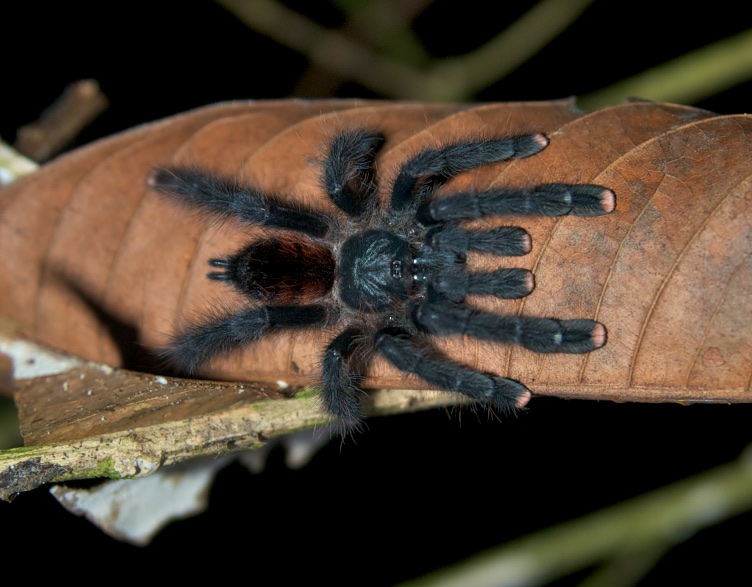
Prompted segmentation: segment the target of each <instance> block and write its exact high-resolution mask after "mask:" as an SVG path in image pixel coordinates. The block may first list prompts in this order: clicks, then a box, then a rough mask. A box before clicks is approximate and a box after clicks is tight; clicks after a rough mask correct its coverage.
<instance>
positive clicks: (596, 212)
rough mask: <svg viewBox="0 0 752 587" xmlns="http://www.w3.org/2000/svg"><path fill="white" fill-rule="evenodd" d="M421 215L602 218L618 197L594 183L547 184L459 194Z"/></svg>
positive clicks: (441, 200)
mask: <svg viewBox="0 0 752 587" xmlns="http://www.w3.org/2000/svg"><path fill="white" fill-rule="evenodd" d="M424 206H425V208H424V209H422V210H419V212H418V213H419V216H421V217H428V218H431V219H433V221H450V220H471V219H475V218H480V217H482V216H503V215H506V214H521V215H522V214H534V215H538V216H565V215H567V214H571V215H573V216H600V215H601V214H608V213H609V212H612V211H613V210H614V208H615V207H616V196H615V195H614V192H613V191H611V190H610V189H608V188H604V187H601V186H599V185H594V184H566V183H548V184H543V185H538V186H533V187H529V188H516V189H512V188H504V189H495V190H488V191H484V192H477V193H472V192H460V193H457V194H453V195H451V196H447V197H445V198H437V199H435V200H431V201H430V202H426V203H425V205H424Z"/></svg>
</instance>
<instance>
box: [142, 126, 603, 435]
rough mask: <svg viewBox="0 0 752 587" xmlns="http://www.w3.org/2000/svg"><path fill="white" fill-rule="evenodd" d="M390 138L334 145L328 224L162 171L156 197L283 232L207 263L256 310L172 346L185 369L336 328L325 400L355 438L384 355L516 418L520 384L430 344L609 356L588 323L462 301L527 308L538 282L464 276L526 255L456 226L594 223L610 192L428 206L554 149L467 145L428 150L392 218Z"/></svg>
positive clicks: (523, 273)
mask: <svg viewBox="0 0 752 587" xmlns="http://www.w3.org/2000/svg"><path fill="white" fill-rule="evenodd" d="M383 142H384V136H383V135H382V134H380V133H379V132H375V131H372V130H368V129H355V130H348V131H345V132H341V133H339V134H337V135H336V136H335V137H334V138H333V139H332V141H331V143H330V145H329V150H328V154H327V156H326V158H325V160H324V162H323V177H322V180H321V183H322V186H323V188H324V190H325V191H326V193H327V195H328V196H329V198H331V201H332V202H333V203H334V205H335V206H336V207H337V208H339V213H337V214H335V215H334V216H330V215H328V214H322V213H320V212H316V211H314V210H312V209H307V208H305V207H303V206H301V205H300V204H298V203H295V202H289V201H285V200H284V199H282V198H279V197H278V196H276V195H270V194H264V193H263V192H262V191H261V190H259V189H257V188H254V187H252V186H247V185H241V184H239V183H236V182H235V181H233V180H231V179H227V178H223V177H219V176H217V175H215V174H213V173H208V172H205V171H201V170H199V169H197V168H182V167H168V168H162V169H157V170H155V171H154V172H153V173H152V175H151V178H150V184H151V186H153V188H154V189H156V190H158V191H159V192H162V193H164V194H167V195H169V196H171V197H172V198H174V199H176V200H180V201H182V202H184V203H186V204H189V205H191V206H195V207H198V208H199V209H202V210H204V211H205V212H209V213H211V214H213V215H215V216H219V217H223V218H224V217H232V218H235V219H237V220H240V221H241V222H246V223H251V224H255V225H260V226H264V227H268V228H270V229H275V230H272V231H269V236H267V237H265V238H260V239H258V240H255V241H253V242H251V243H249V244H248V245H246V246H245V247H243V248H242V249H240V250H239V251H237V252H235V253H233V254H230V255H227V256H225V257H222V258H218V259H211V260H209V265H210V266H212V267H213V268H215V270H214V271H212V272H210V273H209V274H208V277H209V278H210V279H213V280H217V281H224V282H227V283H228V284H229V285H231V286H233V287H235V288H236V289H237V290H238V291H240V292H241V293H242V294H244V295H245V296H246V297H247V298H248V301H249V304H248V307H245V308H242V309H240V310H238V311H237V312H234V313H228V314H225V315H216V316H212V317H211V318H210V319H208V320H206V321H205V322H203V323H199V324H195V325H193V326H189V327H188V328H187V329H185V330H184V331H183V332H182V333H180V334H178V335H177V336H176V337H175V338H174V339H173V341H172V344H171V347H170V349H169V351H168V356H169V358H170V360H171V361H172V363H173V364H174V365H175V366H176V367H177V368H178V369H180V370H182V371H185V372H195V371H196V370H197V369H198V368H200V367H201V366H202V365H204V364H205V363H206V362H208V361H210V360H211V359H213V358H215V357H217V356H218V355H221V354H225V353H228V352H230V351H232V350H234V349H236V348H238V347H242V346H245V345H248V344H249V343H251V342H253V341H255V340H257V339H259V338H261V337H262V336H264V335H265V334H267V333H270V332H273V331H275V330H281V329H290V328H304V327H317V326H318V327H324V326H326V327H330V328H335V329H336V332H337V334H336V335H335V336H334V338H333V339H332V340H331V341H330V342H329V344H328V346H327V347H326V349H325V350H324V351H323V361H322V368H321V378H322V386H321V387H322V398H323V403H324V406H325V407H326V409H327V410H328V412H329V413H330V414H332V415H333V416H335V417H336V418H337V419H338V420H339V422H340V425H341V426H342V428H343V430H345V431H349V430H351V429H354V428H357V427H358V426H359V425H360V424H361V422H362V418H363V416H362V413H361V409H360V403H359V401H358V394H359V392H360V389H359V381H360V380H361V379H362V373H363V372H364V370H365V368H366V366H367V360H368V357H369V356H371V355H372V354H373V353H374V352H377V353H380V354H381V355H382V356H384V357H385V358H386V360H387V361H389V362H390V363H391V364H392V365H394V366H395V367H397V368H398V369H401V370H403V371H407V372H410V373H414V374H416V375H418V376H419V377H421V378H423V379H424V380H426V381H428V382H429V383H430V384H431V385H433V386H435V387H437V388H439V389H445V390H450V391H456V392H458V393H462V394H464V395H466V396H468V397H470V398H472V399H473V400H476V401H478V402H482V403H485V404H488V405H490V406H491V407H493V408H497V409H499V410H501V411H512V410H514V409H515V408H519V407H522V406H524V405H525V404H526V403H527V401H528V399H529V398H530V391H529V390H528V389H527V388H526V387H525V386H524V385H522V384H521V383H519V382H517V381H515V380H512V379H506V378H503V377H499V376H496V375H494V374H492V373H482V372H479V371H476V370H474V369H471V368H469V367H468V366H465V365H462V364H460V363H458V362H456V361H454V360H451V359H449V358H448V357H445V356H443V355H442V354H440V353H439V352H438V350H436V349H435V348H433V347H432V346H431V343H430V336H431V335H435V336H442V335H452V334H464V335H469V336H473V337H476V338H478V339H481V340H488V341H494V342H503V343H507V342H513V343H517V344H521V345H523V346H524V347H526V348H528V349H530V350H533V351H537V352H542V353H551V352H564V353H585V352H588V351H592V350H594V349H596V348H598V347H600V346H603V344H605V342H606V329H605V327H604V326H603V325H602V324H600V323H598V322H595V321H592V320H586V319H578V320H555V319H548V318H533V317H520V316H502V315H496V314H493V313H489V312H485V311H481V310H480V309H478V308H474V307H472V306H470V305H466V304H464V303H463V301H464V300H465V298H466V297H467V296H468V295H471V294H474V295H485V296H495V297H497V298H519V297H523V296H526V295H528V294H529V293H530V292H531V291H532V289H533V283H534V282H533V276H532V274H531V273H530V272H529V271H527V270H524V269H499V270H496V271H490V272H470V271H468V270H467V269H466V265H465V260H466V257H467V254H468V253H469V252H471V251H481V252H485V253H491V254H495V255H506V256H509V255H524V254H526V253H528V252H529V251H530V248H531V242H530V236H529V235H528V233H527V232H526V231H524V230H523V229H521V228H517V227H509V226H505V227H499V228H495V229H493V230H487V231H474V230H467V229H465V228H463V227H462V225H461V223H462V221H465V220H472V219H475V218H480V217H482V216H488V215H494V216H496V215H507V214H511V215H521V214H537V215H543V216H560V215H565V214H573V215H577V216H597V215H600V214H606V213H608V212H611V211H612V210H613V209H614V207H615V195H614V193H613V192H612V191H611V190H609V189H607V188H604V187H601V186H597V185H589V184H573V185H570V184H558V183H554V184H545V185H538V186H534V187H528V188H514V189H507V188H496V189H490V190H487V191H481V192H459V193H451V194H445V195H442V196H441V197H436V198H434V197H433V195H434V193H435V191H436V189H437V188H438V187H439V186H440V185H441V184H442V183H444V182H445V181H446V180H447V179H449V178H451V177H453V176H455V175H457V174H459V173H461V172H463V171H466V170H469V169H472V168H475V167H478V166H480V165H485V164H488V163H494V162H498V161H505V160H508V159H518V158H522V157H527V156H529V155H534V154H535V153H538V152H539V151H541V150H542V149H544V148H546V146H547V145H548V139H547V138H546V137H545V136H544V135H542V134H529V135H520V136H513V137H505V138H490V139H479V140H462V141H457V142H453V143H451V144H447V145H445V146H443V147H440V148H435V149H427V150H424V151H422V152H419V153H418V154H417V155H415V156H414V157H412V158H411V159H409V160H408V161H407V162H405V163H404V164H403V165H402V167H401V168H400V170H399V172H398V174H397V177H396V179H395V181H394V184H393V186H392V188H391V192H390V203H389V205H388V208H387V209H384V207H382V206H380V205H379V195H378V183H377V175H376V172H375V159H376V154H377V152H378V151H379V149H380V148H381V146H382V144H383Z"/></svg>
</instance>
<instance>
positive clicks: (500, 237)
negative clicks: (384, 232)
mask: <svg viewBox="0 0 752 587" xmlns="http://www.w3.org/2000/svg"><path fill="white" fill-rule="evenodd" d="M424 224H427V223H424ZM427 240H428V244H429V245H431V246H432V247H434V248H436V249H439V250H441V251H451V252H454V253H461V254H464V253H467V252H468V251H478V252H481V253H491V254H494V255H504V256H506V257H517V256H520V255H526V254H527V253H529V252H530V248H531V239H530V235H529V234H528V233H527V231H525V230H523V229H522V228H518V227H516V226H500V227H498V228H494V229H493V230H486V231H477V232H476V231H470V230H463V229H462V228H459V227H458V226H456V225H453V224H449V225H446V226H440V227H438V228H436V229H434V230H433V231H431V232H429V234H428V239H427Z"/></svg>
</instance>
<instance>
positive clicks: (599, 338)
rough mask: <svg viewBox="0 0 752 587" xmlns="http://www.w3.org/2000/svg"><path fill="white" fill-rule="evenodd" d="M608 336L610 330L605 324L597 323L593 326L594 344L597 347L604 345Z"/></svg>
mask: <svg viewBox="0 0 752 587" xmlns="http://www.w3.org/2000/svg"><path fill="white" fill-rule="evenodd" d="M607 338H608V331H607V330H606V327H605V326H603V324H596V325H595V326H594V327H593V334H592V340H593V346H595V347H596V348H600V347H602V346H603V345H604V344H606V339H607Z"/></svg>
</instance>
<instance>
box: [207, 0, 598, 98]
mask: <svg viewBox="0 0 752 587" xmlns="http://www.w3.org/2000/svg"><path fill="white" fill-rule="evenodd" d="M217 2H218V3H219V4H221V5H222V6H224V7H225V8H226V9H227V10H229V11H230V12H232V13H233V14H235V15H236V16H237V17H238V18H239V19H240V20H241V21H243V22H244V23H245V24H246V25H247V26H248V27H250V28H252V29H253V30H255V31H257V32H259V33H262V34H264V35H266V36H268V37H270V38H272V39H274V40H276V41H277V42H278V43H280V44H282V45H284V46H286V47H290V48H291V49H295V50H297V51H300V52H301V53H303V54H304V55H306V57H308V58H309V59H310V61H311V63H313V64H315V65H317V66H318V67H320V68H323V69H326V70H329V71H332V72H334V73H336V74H337V75H339V76H341V77H342V78H345V79H350V80H353V81H356V82H358V83H359V84H361V85H362V86H364V87H365V88H368V89H369V90H371V91H373V92H376V93H378V94H381V95H383V96H384V97H386V98H397V99H407V100H422V101H434V102H435V101H447V102H463V101H468V100H472V99H473V96H474V95H475V94H477V93H478V92H479V91H480V90H482V89H483V88H485V87H487V86H488V85H489V84H491V83H493V82H495V81H498V80H499V79H500V78H502V77H504V76H505V75H506V74H508V73H509V72H511V71H513V70H514V69H515V68H517V67H519V66H520V65H521V64H523V63H524V62H525V61H526V60H527V59H529V58H530V57H531V56H532V55H534V54H535V53H537V52H538V51H539V50H540V49H541V48H542V47H544V46H545V45H546V44H547V43H548V42H549V41H550V40H551V39H553V38H554V37H555V36H556V35H558V34H559V33H561V32H562V31H564V30H566V29H567V28H568V27H569V26H570V25H571V24H572V23H573V22H574V21H576V20H577V18H578V17H579V16H580V14H581V13H582V11H583V10H585V8H586V7H587V6H588V5H590V4H591V2H592V0H572V1H570V2H560V1H559V0H543V1H542V2H540V3H539V4H537V5H536V6H535V7H534V8H533V9H532V10H530V11H529V12H528V13H527V14H525V15H524V16H523V17H522V18H520V19H519V20H518V21H517V22H516V23H515V24H514V25H512V26H511V27H509V28H508V29H507V30H506V31H503V32H502V33H500V34H499V35H498V36H496V37H495V38H493V39H491V40H490V41H488V42H486V43H485V44H484V45H482V46H481V47H479V48H478V49H476V50H475V51H473V52H471V53H467V54H466V55H463V56H460V57H452V58H447V59H434V60H430V59H428V58H427V55H426V53H425V51H424V50H423V48H422V45H420V43H419V41H418V40H417V39H416V38H415V37H414V36H413V35H412V33H411V32H410V29H409V27H408V26H407V24H408V23H407V21H408V20H409V19H410V18H411V17H412V16H414V15H415V14H416V13H417V9H419V8H421V7H422V6H413V7H411V8H412V9H411V10H406V11H400V10H399V9H397V8H396V7H395V6H392V5H393V4H396V3H394V2H390V1H387V0H371V1H370V2H347V3H346V2H344V1H343V2H340V6H342V7H344V8H346V9H348V10H349V11H350V12H349V14H348V17H349V20H348V23H352V26H350V25H349V24H348V25H345V27H343V29H344V30H343V29H340V30H329V29H326V28H324V27H322V26H321V25H319V24H317V23H315V22H313V21H312V20H310V19H308V18H306V17H304V16H301V15H300V14H298V13H297V12H295V11H293V10H290V9H288V8H286V7H285V6H283V5H281V4H279V3H278V2H275V1H274V0H252V1H250V2H249V1H246V0H217ZM419 4H420V3H419ZM385 14H390V15H392V18H390V19H388V20H387V19H386V18H385V17H383V16H380V15H385ZM400 16H401V18H397V17H400ZM366 22H367V23H368V25H367V27H363V26H362V24H361V25H360V26H359V25H358V24H357V23H366ZM374 23H381V25H380V26H381V27H384V28H382V29H381V30H375V31H372V33H370V34H369V37H368V38H363V39H360V40H358V39H354V38H353V37H352V36H351V35H349V34H347V33H350V32H351V31H352V32H355V31H360V30H362V29H363V28H368V27H373V25H374ZM374 33H378V35H379V36H380V39H381V40H380V41H377V42H374V36H373V34H374ZM384 34H386V35H387V36H382V35H384ZM361 36H365V35H361ZM372 43H373V44H375V45H376V46H374V47H371V46H370V45H371V44H372ZM387 46H391V47H392V49H386V47H387ZM405 47H407V48H408V50H407V51H405V52H404V53H403V48H405ZM405 56H407V57H405Z"/></svg>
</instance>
